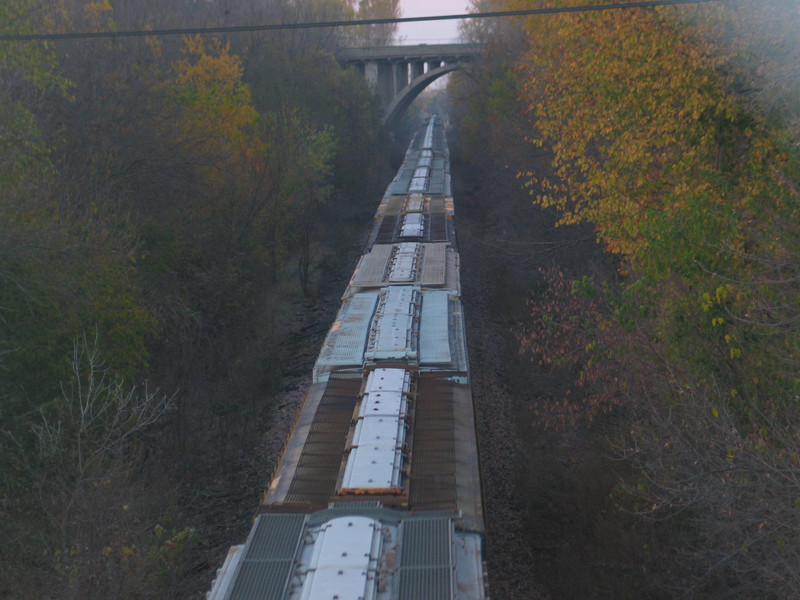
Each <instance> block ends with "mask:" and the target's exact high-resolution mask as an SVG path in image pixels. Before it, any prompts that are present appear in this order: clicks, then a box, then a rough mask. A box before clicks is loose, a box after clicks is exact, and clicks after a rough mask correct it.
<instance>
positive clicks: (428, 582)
mask: <svg viewBox="0 0 800 600" xmlns="http://www.w3.org/2000/svg"><path fill="white" fill-rule="evenodd" d="M402 530H403V531H402V536H403V541H402V551H401V555H400V568H399V578H400V582H399V591H398V600H412V599H413V600H417V599H419V598H425V599H426V600H451V599H452V598H453V571H452V569H453V562H452V560H453V559H452V554H453V549H452V548H453V542H452V533H453V525H452V523H451V522H450V521H449V520H446V519H419V520H407V521H404V522H403V524H402Z"/></svg>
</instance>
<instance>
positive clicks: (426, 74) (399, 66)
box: [336, 44, 483, 123]
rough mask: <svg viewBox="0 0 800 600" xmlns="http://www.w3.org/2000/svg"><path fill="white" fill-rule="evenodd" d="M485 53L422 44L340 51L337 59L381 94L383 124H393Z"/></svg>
mask: <svg viewBox="0 0 800 600" xmlns="http://www.w3.org/2000/svg"><path fill="white" fill-rule="evenodd" d="M482 50H483V47H482V46H481V45H480V44H434V45H427V44H421V45H419V46H385V47H379V48H349V49H344V50H340V51H339V52H337V55H336V58H337V59H338V61H339V63H340V64H341V65H342V66H354V67H355V68H357V69H358V70H359V71H360V72H361V73H363V74H364V77H365V78H366V79H367V81H368V82H369V83H370V85H371V86H373V87H374V88H375V90H376V91H377V93H378V94H379V95H380V98H381V100H382V103H383V107H384V111H385V113H384V119H383V120H384V123H391V122H392V121H394V120H395V119H396V118H397V117H398V116H399V114H402V112H403V111H405V109H406V108H408V106H409V105H410V104H411V102H412V101H413V100H414V98H416V97H417V96H418V95H419V94H420V92H422V90H424V89H425V88H426V87H427V86H428V85H429V84H430V83H432V82H433V81H435V80H436V79H437V78H439V77H441V76H442V75H445V74H446V73H449V72H451V71H454V70H456V69H460V68H463V67H464V66H465V65H466V64H468V63H469V62H471V61H472V60H473V59H474V58H475V57H476V56H478V55H479V54H480V53H481V52H482Z"/></svg>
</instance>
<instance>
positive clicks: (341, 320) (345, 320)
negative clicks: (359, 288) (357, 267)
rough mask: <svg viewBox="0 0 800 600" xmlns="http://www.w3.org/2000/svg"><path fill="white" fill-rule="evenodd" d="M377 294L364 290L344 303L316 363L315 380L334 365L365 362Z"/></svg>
mask: <svg viewBox="0 0 800 600" xmlns="http://www.w3.org/2000/svg"><path fill="white" fill-rule="evenodd" d="M378 296H379V294H378V293H377V292H365V293H361V294H356V295H354V296H352V297H351V298H349V299H348V300H346V301H345V302H344V303H342V307H341V308H340V309H339V314H338V315H337V316H336V321H335V322H334V323H333V326H332V327H331V330H330V331H329V332H328V337H327V338H326V339H325V344H324V345H323V346H322V351H321V352H320V355H319V358H318V359H317V363H316V365H315V366H314V379H315V381H320V380H321V379H322V377H324V376H325V375H326V374H327V372H328V371H330V369H331V368H332V367H335V366H342V367H347V366H354V367H355V366H360V365H362V364H363V362H364V347H365V343H366V341H367V336H368V333H369V328H370V323H371V322H372V316H373V314H374V313H375V306H376V305H377V303H378Z"/></svg>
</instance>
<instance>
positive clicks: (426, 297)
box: [208, 117, 488, 600]
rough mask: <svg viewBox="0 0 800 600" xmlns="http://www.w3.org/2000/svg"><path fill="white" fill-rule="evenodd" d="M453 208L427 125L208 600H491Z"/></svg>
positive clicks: (383, 209)
mask: <svg viewBox="0 0 800 600" xmlns="http://www.w3.org/2000/svg"><path fill="white" fill-rule="evenodd" d="M453 206H454V203H453V198H452V195H451V187H450V173H449V155H448V150H447V143H446V139H445V135H444V129H443V127H442V124H441V121H440V120H439V119H437V118H436V117H432V118H431V119H430V120H429V121H428V122H427V123H426V124H425V125H424V126H423V127H422V128H421V129H420V130H419V131H418V132H417V134H416V135H415V136H414V138H413V139H412V141H411V143H410V144H409V148H408V151H407V152H406V156H405V159H404V162H403V165H402V166H401V168H400V169H399V171H398V174H397V176H396V177H395V179H394V180H393V181H392V183H391V184H390V185H389V186H388V188H387V190H386V193H385V194H384V196H383V197H382V199H381V202H380V205H379V207H378V210H377V212H376V217H375V224H374V227H373V230H372V234H371V235H370V238H369V241H368V243H367V245H366V248H365V254H364V255H363V256H362V257H361V259H360V260H359V263H358V266H357V267H356V270H355V272H354V273H353V276H352V278H351V280H350V282H349V284H348V286H347V289H346V290H345V292H344V294H343V297H342V303H341V306H340V309H339V312H338V314H337V317H336V320H335V322H334V324H333V326H332V327H331V329H330V331H329V332H328V335H327V337H326V340H325V342H324V344H323V347H322V349H321V351H320V354H319V357H318V359H317V361H316V364H315V366H314V370H313V373H312V384H311V386H310V388H309V390H308V392H307V394H306V397H305V399H304V401H303V405H302V407H301V409H300V411H299V413H298V416H297V420H296V422H295V425H294V427H293V429H292V433H291V434H290V436H289V439H288V441H287V443H286V446H285V448H284V451H283V454H282V456H281V458H280V460H279V463H278V466H277V468H276V471H275V474H274V476H273V478H272V481H271V482H270V484H269V486H268V488H267V490H266V492H265V494H264V497H263V500H262V503H261V505H260V507H259V511H258V515H257V517H256V520H255V523H254V525H253V528H252V529H251V532H250V535H249V537H248V539H247V541H246V542H245V543H244V544H242V545H237V546H234V547H232V548H231V550H230V552H229V553H228V557H227V559H226V561H225V564H224V565H223V567H222V568H221V569H220V571H219V572H218V576H217V579H216V580H215V582H214V584H213V587H212V590H211V591H210V592H209V594H208V598H209V600H249V599H251V598H252V599H255V598H259V599H275V600H290V599H296V598H297V599H307V600H312V599H314V600H316V599H322V598H325V599H330V600H334V599H337V598H338V599H339V600H357V599H364V600H367V599H371V600H382V599H387V600H388V599H390V598H391V599H402V600H406V599H412V598H414V599H419V598H425V599H428V600H456V599H458V600H461V599H463V600H481V599H484V598H487V597H488V593H487V582H486V575H485V572H484V564H485V563H484V561H483V556H482V553H483V538H482V536H483V533H484V520H483V501H482V492H481V482H480V468H479V461H478V452H477V437H476V433H475V418H474V411H473V401H472V394H471V390H470V384H469V371H468V360H467V346H466V336H465V333H464V320H463V309H462V305H461V289H460V274H459V258H458V252H457V248H456V244H455V241H456V240H455V227H454V218H453V217H454V208H453Z"/></svg>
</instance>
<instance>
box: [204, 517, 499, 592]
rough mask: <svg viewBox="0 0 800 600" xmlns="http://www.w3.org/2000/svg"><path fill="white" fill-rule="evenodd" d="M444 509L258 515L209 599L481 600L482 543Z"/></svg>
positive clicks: (482, 589) (225, 567)
mask: <svg viewBox="0 0 800 600" xmlns="http://www.w3.org/2000/svg"><path fill="white" fill-rule="evenodd" d="M456 517H457V515H454V514H452V513H445V512H441V511H436V512H429V513H425V512H423V513H420V514H414V515H412V514H410V513H406V512H400V511H395V510H391V509H387V508H383V507H380V506H377V505H375V506H369V505H364V504H362V505H358V506H352V505H333V506H332V507H331V508H328V509H326V510H323V511H319V512H316V513H313V514H307V515H306V514H264V515H259V516H258V517H257V519H256V522H255V524H254V525H253V528H252V530H251V531H250V535H249V536H248V539H247V542H246V543H245V544H244V545H243V546H241V547H240V549H237V550H236V551H232V552H230V553H229V555H228V560H227V561H226V563H225V566H224V567H223V569H222V572H223V574H224V575H223V576H220V577H218V578H217V580H216V581H215V583H214V586H213V588H212V590H211V593H210V594H209V596H208V599H209V600H234V599H235V600H256V599H258V600H263V599H265V598H268V599H270V600H293V599H295V598H298V599H300V598H302V599H303V600H323V599H324V600H331V599H336V598H339V599H341V600H390V599H392V600H418V599H420V598H425V599H426V600H482V599H484V598H487V593H486V582H485V576H484V569H483V561H482V556H481V539H480V536H479V535H477V534H474V533H469V532H464V531H461V530H459V529H457V527H456Z"/></svg>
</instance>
